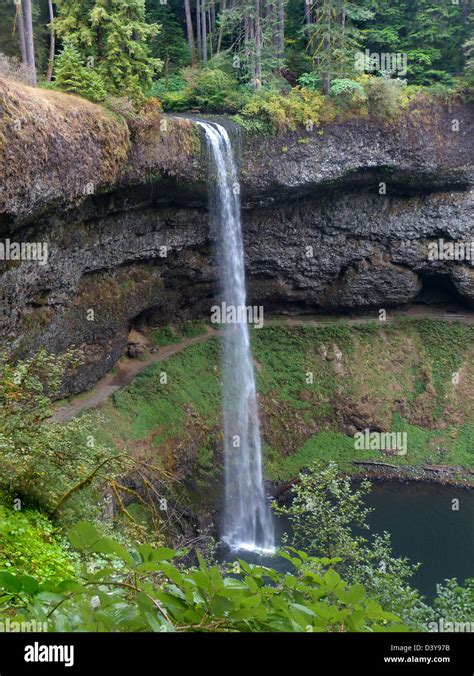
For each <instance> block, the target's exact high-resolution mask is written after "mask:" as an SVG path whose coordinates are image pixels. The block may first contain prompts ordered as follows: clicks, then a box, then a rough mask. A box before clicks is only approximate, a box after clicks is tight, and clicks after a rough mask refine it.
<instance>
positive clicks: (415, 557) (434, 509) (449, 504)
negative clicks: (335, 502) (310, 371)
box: [224, 481, 474, 600]
mask: <svg viewBox="0 0 474 676" xmlns="http://www.w3.org/2000/svg"><path fill="white" fill-rule="evenodd" d="M453 500H459V510H454V509H453ZM366 502H367V504H368V506H369V507H371V508H372V509H373V510H374V511H373V512H372V514H370V516H369V518H368V522H369V525H370V529H371V531H372V532H374V533H382V532H383V531H384V530H385V531H388V532H389V533H390V535H391V537H392V545H393V553H394V555H395V556H406V557H408V558H409V559H410V560H411V561H412V562H413V563H421V564H422V566H421V568H420V570H419V571H418V572H417V573H416V574H415V575H414V577H413V578H412V585H413V586H414V587H416V588H418V589H419V590H420V591H421V592H422V593H423V594H424V595H425V596H426V598H427V599H428V600H432V599H433V598H434V596H435V595H436V584H437V583H439V582H443V580H445V579H446V578H449V577H456V578H457V579H458V580H459V581H460V582H463V581H464V580H465V579H466V578H468V577H474V491H472V490H467V489H462V488H453V487H447V486H436V485H433V484H423V483H414V482H412V483H406V484H402V483H400V482H396V481H385V482H378V483H374V484H373V486H372V491H371V493H370V494H369V495H368V496H367V498H366ZM276 527H277V535H278V537H279V538H281V535H282V533H283V532H285V530H287V529H288V528H289V527H290V524H289V522H288V520H287V519H283V518H279V519H278V520H277V524H276ZM224 558H225V559H226V560H227V561H233V560H235V559H237V558H242V559H244V560H246V561H249V562H252V563H261V564H263V565H268V566H272V567H273V568H276V569H278V570H288V563H287V562H286V561H285V559H282V558H281V557H279V556H273V557H269V556H259V555H258V554H253V553H250V552H227V553H226V554H225V556H224Z"/></svg>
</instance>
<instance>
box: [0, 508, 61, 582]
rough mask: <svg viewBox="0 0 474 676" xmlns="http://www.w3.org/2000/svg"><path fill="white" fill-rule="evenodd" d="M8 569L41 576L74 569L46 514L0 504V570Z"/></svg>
mask: <svg viewBox="0 0 474 676" xmlns="http://www.w3.org/2000/svg"><path fill="white" fill-rule="evenodd" d="M7 569H12V570H13V569H14V570H15V571H17V572H19V573H21V574H27V575H34V576H35V577H39V578H40V579H48V578H50V577H66V576H68V575H71V574H72V573H73V571H74V567H73V565H72V556H71V554H70V553H69V552H68V551H67V550H65V549H64V546H63V545H61V541H60V540H59V538H58V536H57V535H56V534H55V529H54V526H53V525H52V523H51V522H50V521H49V520H48V519H47V518H46V517H45V516H43V515H42V514H40V513H39V512H37V511H36V510H24V511H14V510H11V509H8V508H6V507H2V506H0V570H7Z"/></svg>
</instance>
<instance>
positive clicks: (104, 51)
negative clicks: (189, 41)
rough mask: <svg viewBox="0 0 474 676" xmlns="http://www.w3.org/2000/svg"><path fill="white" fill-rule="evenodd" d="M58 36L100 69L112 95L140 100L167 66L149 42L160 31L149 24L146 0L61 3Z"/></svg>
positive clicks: (57, 23) (67, 0) (68, 1)
mask: <svg viewBox="0 0 474 676" xmlns="http://www.w3.org/2000/svg"><path fill="white" fill-rule="evenodd" d="M54 23H55V28H56V32H57V35H58V36H59V37H61V38H63V40H64V39H65V40H68V41H69V42H70V43H71V44H73V45H75V46H76V48H77V49H78V50H79V53H80V54H81V56H82V59H83V60H84V61H86V62H87V64H88V65H90V66H93V67H95V68H96V69H97V72H98V74H99V75H100V77H101V78H102V80H103V81H104V83H105V86H106V88H107V91H109V92H110V93H113V94H116V95H128V96H130V97H132V98H139V97H140V96H141V95H142V94H143V93H144V92H146V91H147V90H149V89H150V87H151V84H152V78H153V74H154V73H155V71H156V70H157V69H158V68H159V67H160V66H161V62H160V61H159V60H158V59H155V58H153V57H152V56H150V49H149V45H148V41H149V40H151V38H153V37H154V36H156V35H157V34H158V32H159V26H157V25H156V24H147V23H146V22H145V2H144V0H109V1H108V2H107V3H103V2H101V1H100V0H58V17H57V18H56V19H55V22H54Z"/></svg>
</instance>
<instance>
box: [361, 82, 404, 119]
mask: <svg viewBox="0 0 474 676" xmlns="http://www.w3.org/2000/svg"><path fill="white" fill-rule="evenodd" d="M405 90H406V80H400V79H399V78H393V79H392V78H390V77H385V76H382V77H370V76H369V77H368V78H367V79H366V84H365V91H366V93H367V99H368V103H369V112H370V113H372V114H375V115H380V116H382V117H394V116H395V115H396V114H397V113H399V112H400V111H401V110H402V109H403V108H404V107H405V105H406V103H407V98H406V91H405Z"/></svg>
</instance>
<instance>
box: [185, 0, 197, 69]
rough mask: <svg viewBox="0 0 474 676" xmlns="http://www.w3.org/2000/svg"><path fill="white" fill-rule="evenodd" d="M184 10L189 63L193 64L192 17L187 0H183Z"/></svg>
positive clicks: (194, 62)
mask: <svg viewBox="0 0 474 676" xmlns="http://www.w3.org/2000/svg"><path fill="white" fill-rule="evenodd" d="M184 10H185V14H186V32H187V34H188V45H189V55H190V57H191V65H192V66H195V65H196V52H195V49H194V31H193V19H192V16H191V7H190V5H189V0H184Z"/></svg>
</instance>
